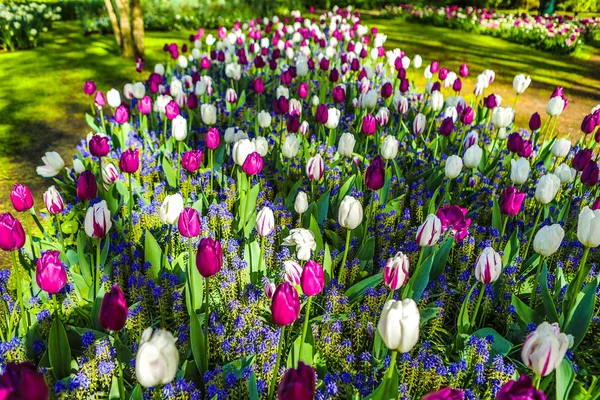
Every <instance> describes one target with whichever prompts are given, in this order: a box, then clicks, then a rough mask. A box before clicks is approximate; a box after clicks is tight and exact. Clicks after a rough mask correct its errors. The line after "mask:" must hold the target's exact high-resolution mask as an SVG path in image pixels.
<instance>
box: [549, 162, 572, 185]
mask: <svg viewBox="0 0 600 400" xmlns="http://www.w3.org/2000/svg"><path fill="white" fill-rule="evenodd" d="M554 175H556V176H558V178H559V179H560V182H561V183H571V182H573V181H574V180H575V178H576V177H577V171H576V170H575V168H571V167H569V166H568V165H567V164H565V163H562V164H560V165H559V166H558V167H556V169H555V170H554Z"/></svg>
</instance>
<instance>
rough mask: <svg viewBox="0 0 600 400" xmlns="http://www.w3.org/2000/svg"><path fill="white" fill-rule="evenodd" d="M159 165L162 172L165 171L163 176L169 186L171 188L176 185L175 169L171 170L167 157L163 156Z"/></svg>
mask: <svg viewBox="0 0 600 400" xmlns="http://www.w3.org/2000/svg"><path fill="white" fill-rule="evenodd" d="M161 166H162V169H163V172H164V173H165V178H166V179H167V183H168V184H169V186H171V187H172V188H175V187H177V175H175V171H173V166H172V165H171V163H170V162H169V160H168V159H167V157H164V158H163V160H162V164H161Z"/></svg>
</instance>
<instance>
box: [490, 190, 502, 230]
mask: <svg viewBox="0 0 600 400" xmlns="http://www.w3.org/2000/svg"><path fill="white" fill-rule="evenodd" d="M492 226H493V227H494V229H496V230H497V231H498V232H500V231H501V230H502V214H501V213H500V205H499V204H498V200H497V199H496V198H494V206H493V207H492Z"/></svg>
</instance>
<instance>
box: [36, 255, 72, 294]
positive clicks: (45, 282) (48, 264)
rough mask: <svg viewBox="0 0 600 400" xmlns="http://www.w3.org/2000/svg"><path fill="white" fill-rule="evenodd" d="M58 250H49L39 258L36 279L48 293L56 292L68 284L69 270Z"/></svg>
mask: <svg viewBox="0 0 600 400" xmlns="http://www.w3.org/2000/svg"><path fill="white" fill-rule="evenodd" d="M59 255H60V252H59V251H58V250H48V251H46V252H44V254H42V256H41V257H40V258H38V260H37V263H36V264H37V265H36V268H35V281H36V282H37V284H38V286H39V287H40V289H42V290H43V291H45V292H46V293H50V294H55V293H58V292H60V290H61V289H62V288H63V287H65V285H66V284H67V271H66V270H65V267H64V265H63V264H62V261H60V257H59Z"/></svg>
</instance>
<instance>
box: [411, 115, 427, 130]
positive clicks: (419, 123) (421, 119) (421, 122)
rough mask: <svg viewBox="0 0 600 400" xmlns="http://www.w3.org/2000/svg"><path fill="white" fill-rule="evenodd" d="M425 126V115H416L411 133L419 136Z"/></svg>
mask: <svg viewBox="0 0 600 400" xmlns="http://www.w3.org/2000/svg"><path fill="white" fill-rule="evenodd" d="M426 125H427V117H425V115H423V114H421V113H418V114H417V116H416V117H415V119H414V121H413V133H414V134H415V135H417V136H418V135H421V134H422V133H423V132H425V127H426Z"/></svg>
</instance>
